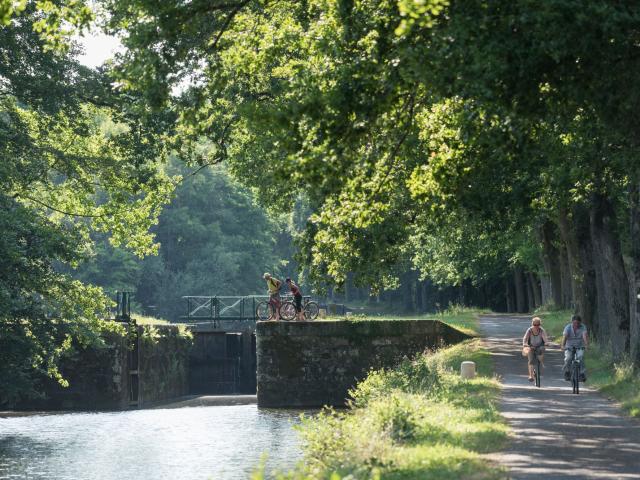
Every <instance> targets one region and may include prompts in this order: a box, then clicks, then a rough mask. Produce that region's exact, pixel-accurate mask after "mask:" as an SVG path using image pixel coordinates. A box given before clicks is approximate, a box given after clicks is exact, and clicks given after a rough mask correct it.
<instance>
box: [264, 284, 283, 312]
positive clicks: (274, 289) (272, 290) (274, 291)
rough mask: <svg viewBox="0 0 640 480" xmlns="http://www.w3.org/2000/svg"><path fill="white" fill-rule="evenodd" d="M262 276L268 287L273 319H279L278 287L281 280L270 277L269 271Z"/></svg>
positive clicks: (280, 285)
mask: <svg viewBox="0 0 640 480" xmlns="http://www.w3.org/2000/svg"><path fill="white" fill-rule="evenodd" d="M262 278H264V279H265V280H266V281H267V288H268V289H269V303H270V304H271V305H273V310H274V312H273V313H274V316H273V319H274V320H280V288H281V287H282V282H281V281H280V280H278V279H277V278H275V277H272V276H271V274H270V273H265V274H264V275H263V276H262Z"/></svg>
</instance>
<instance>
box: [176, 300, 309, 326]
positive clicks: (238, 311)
mask: <svg viewBox="0 0 640 480" xmlns="http://www.w3.org/2000/svg"><path fill="white" fill-rule="evenodd" d="M182 298H183V299H184V300H185V301H186V304H187V309H186V314H185V315H184V316H183V317H182V319H184V320H189V321H199V320H200V321H207V320H252V321H255V320H256V307H257V306H258V303H260V302H261V301H268V300H269V297H268V296H267V295H246V296H243V297H238V296H221V295H214V296H185V297H182ZM280 298H281V301H283V302H284V301H287V300H291V299H293V296H292V295H281V297H280ZM309 298H310V297H308V296H305V297H304V299H305V300H308V299H309Z"/></svg>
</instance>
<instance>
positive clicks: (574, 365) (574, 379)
mask: <svg viewBox="0 0 640 480" xmlns="http://www.w3.org/2000/svg"><path fill="white" fill-rule="evenodd" d="M578 350H584V348H582V347H573V348H572V349H571V370H570V371H571V385H572V387H573V393H575V394H576V395H578V394H579V393H580V370H581V367H582V359H580V358H578Z"/></svg>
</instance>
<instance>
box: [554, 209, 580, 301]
mask: <svg viewBox="0 0 640 480" xmlns="http://www.w3.org/2000/svg"><path fill="white" fill-rule="evenodd" d="M558 213H559V214H558V228H559V231H560V238H562V243H564V245H565V247H566V252H567V265H568V274H569V279H568V280H569V284H570V286H571V301H570V302H569V305H568V306H569V307H570V308H571V309H572V310H574V311H575V312H580V306H579V305H578V303H579V295H580V290H581V289H582V271H581V269H580V263H579V253H578V242H577V241H576V238H575V235H574V231H572V228H571V220H570V218H569V215H570V214H569V211H568V210H567V209H566V208H561V209H560V211H559V212H558ZM565 274H566V272H565ZM565 283H566V282H565ZM565 306H567V305H566V304H565Z"/></svg>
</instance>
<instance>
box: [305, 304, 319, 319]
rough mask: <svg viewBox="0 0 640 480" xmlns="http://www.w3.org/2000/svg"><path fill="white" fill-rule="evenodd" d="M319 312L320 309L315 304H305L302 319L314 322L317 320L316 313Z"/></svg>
mask: <svg viewBox="0 0 640 480" xmlns="http://www.w3.org/2000/svg"><path fill="white" fill-rule="evenodd" d="M319 311H320V307H318V304H317V303H316V302H307V304H306V305H305V306H304V318H305V319H307V320H315V319H316V318H318V312H319Z"/></svg>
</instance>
